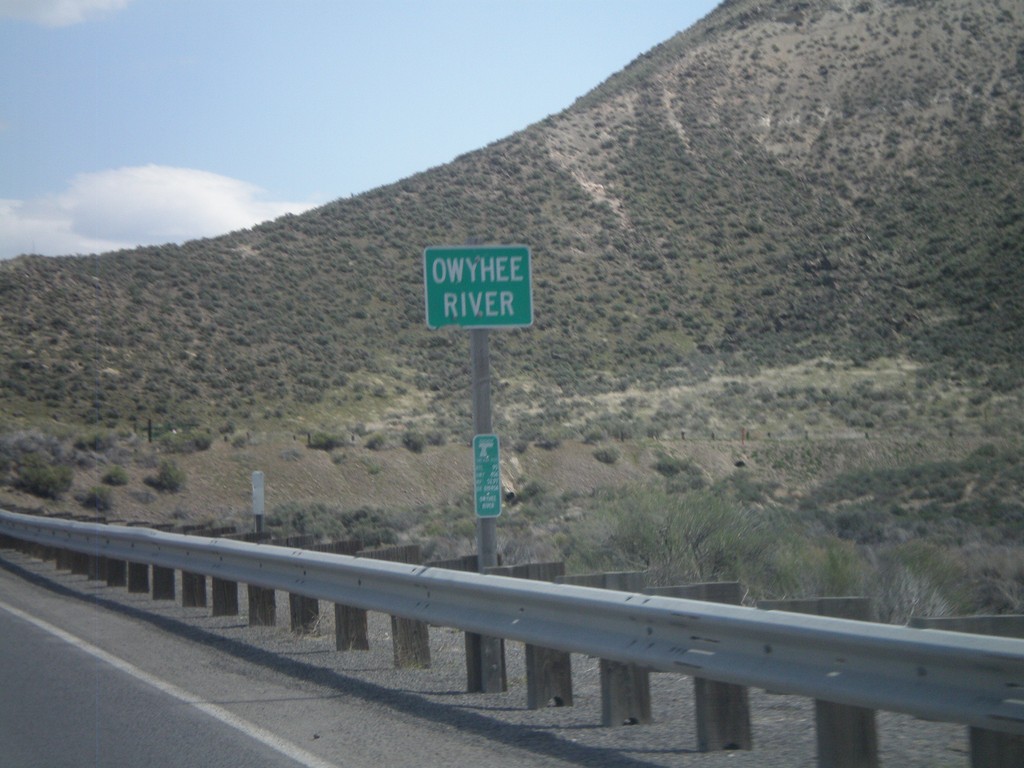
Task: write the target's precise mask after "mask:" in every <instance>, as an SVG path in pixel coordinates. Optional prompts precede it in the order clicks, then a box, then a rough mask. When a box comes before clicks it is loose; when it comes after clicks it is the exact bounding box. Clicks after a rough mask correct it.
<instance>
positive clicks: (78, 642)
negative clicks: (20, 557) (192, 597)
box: [0, 600, 338, 768]
mask: <svg viewBox="0 0 1024 768" xmlns="http://www.w3.org/2000/svg"><path fill="white" fill-rule="evenodd" d="M0 609H2V610H4V611H7V613H9V614H11V615H12V616H16V617H18V618H19V619H21V620H22V621H27V622H28V623H29V624H32V625H34V626H36V627H38V628H39V629H41V630H43V631H44V632H47V633H49V634H51V635H53V636H54V637H57V638H59V639H61V640H63V641H64V642H66V643H69V644H70V645H73V646H75V647H76V648H79V649H80V650H82V651H85V652H86V653H88V654H89V655H90V656H93V657H95V658H97V659H99V660H100V661H102V662H104V663H106V664H109V665H110V666H112V667H114V668H115V669H118V670H120V671H121V672H125V673H126V674H129V675H131V676H132V677H134V678H135V679H136V680H139V681H141V682H143V683H146V684H147V685H150V686H152V687H153V688H156V689H157V690H158V691H162V692H163V693H166V694H167V695H168V696H173V697H174V698H175V699H177V700H178V701H181V702H183V703H185V704H189V705H190V706H193V707H195V708H196V709H198V710H199V711H200V712H203V713H205V714H206V715H209V716H210V717H212V718H214V719H215V720H219V721H220V722H222V723H223V724H224V725H227V726H230V727H231V728H234V729H235V730H236V731H239V732H241V733H243V734H245V735H246V736H248V737H249V738H252V739H255V740H256V741H258V742H260V743H261V744H264V745H266V746H268V747H270V748H271V749H273V750H274V751H275V752H278V753H280V754H282V755H284V756H285V757H288V758H290V759H292V760H294V761H295V762H297V763H299V764H300V765H303V766H305V767H306V768H338V766H336V765H335V764H334V763H329V762H327V761H326V760H323V759H321V758H319V757H317V756H316V755H314V754H312V753H311V752H307V751H306V750H304V749H303V748H302V747H299V746H297V745H295V744H292V743H291V742H290V741H286V740H285V739H282V738H280V737H279V736H276V735H274V734H273V733H271V732H270V731H268V730H267V729H265V728H261V727H260V726H258V725H255V724H253V723H250V722H249V721H248V720H245V719H243V718H241V717H238V716H237V715H233V714H231V713H230V712H228V711H227V710H226V709H224V708H223V707H218V706H217V705H216V704H210V703H209V702H206V701H203V700H202V699H200V698H199V697H198V696H194V695H193V694H191V693H189V692H188V691H186V690H183V689H181V688H179V687H178V686H176V685H174V684H172V683H168V682H167V681H165V680H161V679H160V678H158V677H155V676H153V675H151V674H149V673H148V672H144V671H143V670H141V669H139V668H138V667H136V666H135V665H133V664H129V663H128V662H127V661H125V660H124V659H120V658H118V657H117V656H113V655H111V654H109V653H107V652H106V651H104V650H103V649H101V648H97V647H96V646H95V645H91V644H90V643H87V642H86V641H85V640H82V639H81V638H80V637H75V636H74V635H72V634H70V633H69V632H65V631H64V630H63V629H61V628H60V627H55V626H53V625H52V624H49V623H48V622H45V621H43V620H42V619H38V618H36V617H35V616H32V615H31V614H28V613H25V612H24V611H22V610H19V609H18V608H15V607H14V606H12V605H8V604H7V603H5V602H3V601H2V600H0Z"/></svg>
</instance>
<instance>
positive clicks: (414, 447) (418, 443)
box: [402, 432, 427, 453]
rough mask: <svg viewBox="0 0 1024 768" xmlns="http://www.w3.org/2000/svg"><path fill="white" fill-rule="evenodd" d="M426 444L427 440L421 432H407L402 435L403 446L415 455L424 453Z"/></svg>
mask: <svg viewBox="0 0 1024 768" xmlns="http://www.w3.org/2000/svg"><path fill="white" fill-rule="evenodd" d="M426 444H427V438H426V437H424V436H423V434H422V433H420V432H406V433H405V434H404V435H402V445H404V446H405V447H406V448H408V449H409V450H410V451H412V452H413V453H423V448H424V447H425V446H426Z"/></svg>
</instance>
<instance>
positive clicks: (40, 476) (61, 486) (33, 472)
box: [14, 453, 74, 499]
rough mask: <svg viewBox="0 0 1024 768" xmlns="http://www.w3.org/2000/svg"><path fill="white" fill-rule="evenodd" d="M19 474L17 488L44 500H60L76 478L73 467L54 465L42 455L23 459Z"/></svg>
mask: <svg viewBox="0 0 1024 768" xmlns="http://www.w3.org/2000/svg"><path fill="white" fill-rule="evenodd" d="M17 472H18V474H17V478H16V479H15V482H14V485H15V487H16V488H20V489H21V490H23V491H26V492H27V493H31V494H32V495H33V496H39V497H40V498H43V499H59V498H60V496H61V494H62V493H65V492H66V491H68V490H70V488H71V482H72V480H73V477H74V473H73V471H72V469H71V467H69V466H66V465H63V464H53V463H51V461H50V459H49V457H48V456H46V455H45V454H42V453H30V454H27V455H26V456H24V457H22V459H21V461H20V463H19V464H18V468H17Z"/></svg>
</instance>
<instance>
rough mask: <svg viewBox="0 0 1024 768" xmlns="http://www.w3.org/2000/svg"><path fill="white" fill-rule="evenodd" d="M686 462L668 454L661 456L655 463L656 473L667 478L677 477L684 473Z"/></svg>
mask: <svg viewBox="0 0 1024 768" xmlns="http://www.w3.org/2000/svg"><path fill="white" fill-rule="evenodd" d="M683 466H684V462H683V460H682V459H677V458H676V457H675V456H669V455H668V454H665V453H663V454H661V455H660V456H659V457H658V460H657V461H655V462H654V469H655V471H656V472H657V473H658V474H660V475H664V476H665V477H675V476H676V475H678V474H679V473H680V472H682V471H683Z"/></svg>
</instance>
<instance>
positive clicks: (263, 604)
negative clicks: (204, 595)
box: [211, 531, 277, 627]
mask: <svg viewBox="0 0 1024 768" xmlns="http://www.w3.org/2000/svg"><path fill="white" fill-rule="evenodd" d="M224 538H225V539H228V540H230V541H246V542H250V543H253V544H256V543H259V542H263V541H268V540H269V539H270V538H271V534H270V533H263V532H262V531H259V532H256V533H252V532H249V533H237V532H235V533H226V534H224ZM211 594H212V597H213V609H212V611H211V613H212V614H213V615H214V616H237V615H238V613H239V607H238V582H235V581H226V580H224V579H218V578H216V577H214V578H213V580H212V586H211ZM276 601H277V598H276V597H275V596H274V590H272V589H263V588H262V587H255V586H252V585H251V584H247V585H246V602H247V603H248V606H249V626H250V627H262V626H271V627H272V626H274V623H275V621H276V619H277V615H276V614H277V605H276Z"/></svg>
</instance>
